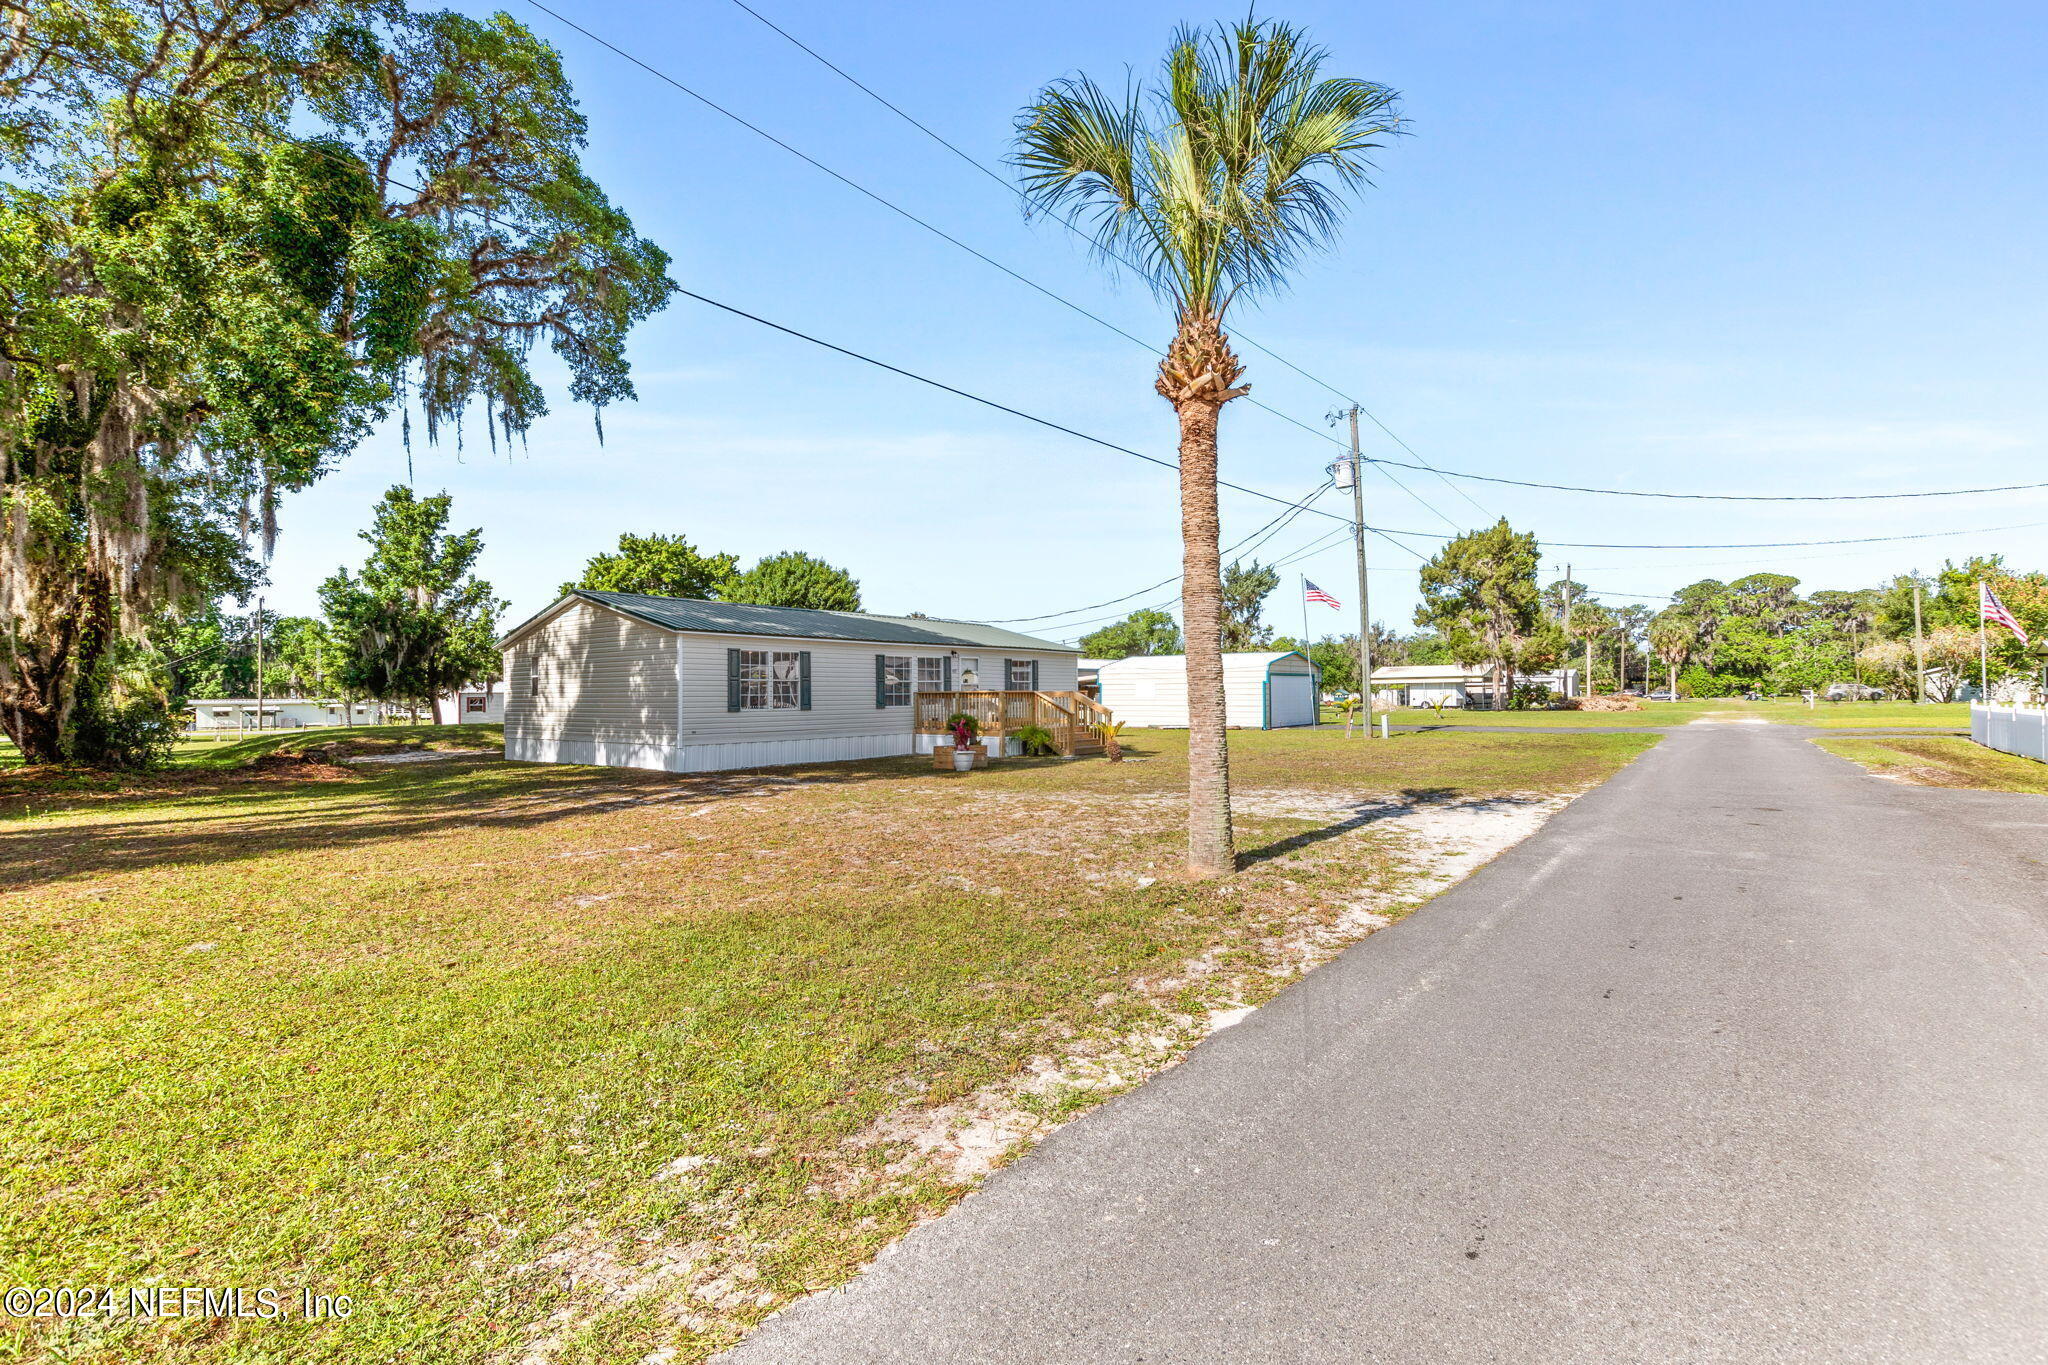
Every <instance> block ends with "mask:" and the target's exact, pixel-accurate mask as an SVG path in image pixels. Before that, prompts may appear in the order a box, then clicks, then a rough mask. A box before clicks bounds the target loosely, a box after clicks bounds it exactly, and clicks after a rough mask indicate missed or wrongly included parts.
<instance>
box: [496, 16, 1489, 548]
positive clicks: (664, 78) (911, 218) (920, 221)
mask: <svg viewBox="0 0 2048 1365" xmlns="http://www.w3.org/2000/svg"><path fill="white" fill-rule="evenodd" d="M526 3H527V4H528V5H530V6H532V7H533V8H534V9H537V10H539V11H540V12H541V13H542V14H545V15H547V16H548V17H550V18H552V19H554V20H555V21H556V22H557V23H560V24H563V25H566V26H567V27H569V28H572V29H574V30H575V31H576V32H578V33H580V34H582V35H583V36H584V37H585V38H588V39H589V40H590V41H591V42H593V43H596V44H597V45H598V46H600V47H602V48H604V49H606V50H607V51H609V52H611V53H614V54H615V55H617V56H619V57H622V58H624V59H625V60H626V61H629V62H631V63H632V64H633V65H635V66H637V67H639V68H640V69H641V70H642V71H645V72H646V73H647V74H648V75H650V76H653V77H654V78H655V79H656V80H658V81H661V82H662V83H663V84H665V85H668V86H670V87H672V88H673V89H675V90H678V91H680V92H681V93H683V94H685V95H688V96H689V97H690V98H691V99H693V100H695V101H697V102H698V103H699V104H701V105H703V106H704V107H705V108H707V109H709V110H711V111H712V112H714V113H717V114H719V115H721V116H723V117H724V118H727V119H729V120H731V121H732V122H734V123H736V124H738V125H739V126H740V127H742V128H745V129H746V130H747V131H748V132H750V133H753V134H754V135H755V136H757V137H760V138H763V139H765V140H766V141H768V142H771V143H773V144H775V145H776V146H777V147H780V148H781V149H782V150H783V151H785V152H788V153H789V154H790V155H791V156H793V157H796V158H797V159H798V160H799V161H802V162H803V163H804V164H806V165H808V166H811V167H813V168H814V169H816V170H818V171H821V172H823V173H824V174H826V175H828V176H830V177H832V178H833V179H834V180H836V181H838V182H839V183H840V184H842V185H844V186H846V187H847V188H848V189H850V190H853V191H854V192H855V193H857V194H860V195H862V196H863V197H865V198H867V199H870V200H872V201H873V202H875V203H877V204H879V205H881V206H882V207H883V208H886V209H888V210H889V211H890V212H892V213H894V214H896V215H898V216H899V217H901V218H903V219H905V220H906V221H908V222H911V223H915V224H916V225H917V226H919V227H921V228H923V229H924V230H925V231H927V232H929V233H931V234H932V235H933V236H935V237H938V238H940V239H941V240H942V241H945V242H947V243H950V244H951V245H953V246H956V247H958V248H960V250H962V251H964V252H966V253H967V254H968V255H970V256H973V257H974V258H975V259H976V260H979V261H981V262H982V263H983V264H985V265H988V266H991V267H993V268H994V269H996V270H999V271H1001V272H1002V273H1003V274H1005V275H1008V276H1009V277H1010V278H1011V279H1013V280H1015V281H1017V282H1018V283H1019V284H1022V285H1024V286H1026V287H1027V288H1029V289H1032V290H1034V291H1036V292H1037V293H1039V294H1042V295H1044V296H1045V297H1046V298H1048V299H1051V300H1052V301H1054V302H1055V303H1058V304H1060V305H1061V306H1062V307H1065V308H1069V309H1072V310H1073V311H1074V312H1075V313H1078V314H1080V315H1081V316H1082V317H1085V318H1087V319H1088V320H1089V321H1091V322H1094V323H1097V324H1099V325H1100V326H1103V327H1105V328H1107V329H1109V330H1110V331H1112V332H1114V333H1116V334H1117V335H1118V336H1120V337H1122V338H1124V339H1125V340H1126V341H1129V342H1131V343H1132V344H1134V345H1137V346H1141V347H1143V348H1144V349H1145V350H1146V351H1147V352H1148V353H1150V354H1152V355H1160V354H1163V353H1162V352H1161V351H1160V350H1159V348H1158V347H1156V346H1154V345H1152V344H1151V343H1150V342H1148V341H1145V340H1143V339H1142V338H1140V337H1136V336H1133V335H1132V334H1131V333H1129V332H1127V331H1125V330H1124V329H1123V328H1121V327H1119V326H1117V325H1116V324H1115V323H1113V322H1111V321H1109V320H1108V319H1107V318H1104V317H1102V316H1101V315H1100V314H1097V313H1095V312H1092V311H1091V310H1089V309H1087V308H1084V307H1083V306H1082V305H1080V304H1078V303H1075V302H1074V301H1073V300H1072V299H1069V298H1067V297H1065V296H1064V295H1061V294H1059V293H1057V292H1055V291H1053V290H1051V289H1048V288H1047V287H1046V286H1044V285H1042V284H1040V283H1038V282H1037V281H1036V280H1034V279H1031V278H1030V277H1029V276H1027V275H1024V274H1022V273H1021V272H1019V271H1017V270H1014V269H1012V268H1011V267H1009V266H1007V265H1004V264H1003V263H1002V262H1001V261H998V260H997V259H995V258H994V257H993V256H990V255H988V254H987V253H986V252H984V251H981V250H979V249H978V248H976V247H973V246H970V245H969V244H968V243H966V242H964V241H962V240H960V239H959V238H958V237H955V236H953V235H952V234H951V233H949V232H947V231H946V230H945V229H943V228H941V227H939V226H938V225H937V224H935V223H933V222H931V221H930V220H928V219H926V218H922V217H920V216H919V215H917V214H915V213H912V212H911V211H910V210H909V209H907V208H904V207H903V206H902V205H901V204H898V203H896V202H895V201H893V200H891V199H889V198H887V197H885V196H883V195H881V194H878V193H876V192H875V191H874V190H871V189H869V188H868V187H867V186H865V185H863V184H861V183H860V182H859V181H857V180H855V179H853V178H852V177H851V176H848V175H846V174H844V173H843V172H841V171H837V170H835V169H833V168H832V167H831V166H828V165H826V164H825V163H824V162H822V161H820V160H818V159H817V158H816V157H814V156H812V155H810V154H809V153H808V152H805V151H803V150H802V149H801V148H798V147H796V146H795V145H793V144H791V143H789V142H786V141H784V140H783V139H782V138H779V137H777V136H776V135H775V134H773V133H771V132H769V131H768V130H767V129H765V128H763V127H761V126H760V125H759V124H757V123H754V122H752V121H751V120H749V119H747V118H746V117H744V116H743V115H741V114H738V113H736V112H734V111H733V110H731V109H728V108H726V107H725V106H724V105H722V104H720V103H718V102H717V101H716V100H714V99H712V98H711V97H710V96H708V95H705V94H703V93H702V92H700V91H697V90H695V89H692V88H691V87H690V86H688V85H685V84H683V82H681V81H680V80H677V79H676V78H675V77H674V76H671V75H670V74H668V73H667V72H666V71H663V70H661V69H660V68H659V67H657V66H654V65H653V64H652V63H650V62H647V61H645V60H643V59H641V58H640V57H637V56H635V55H634V54H633V53H631V52H629V51H627V50H626V49H625V48H623V47H620V46H619V45H618V44H617V43H614V42H612V41H611V40H610V39H608V38H604V37H601V36H600V35H598V34H596V33H594V32H592V31H591V30H590V29H588V28H585V27H584V26H583V25H582V24H579V23H577V22H576V21H575V20H574V19H571V18H569V17H568V16H567V15H564V14H562V13H561V12H560V11H558V10H555V9H552V8H550V7H549V6H548V5H545V4H543V3H541V0H526ZM735 3H736V4H737V3H738V0H735ZM739 7H740V8H741V9H742V10H745V11H746V12H747V13H748V14H750V15H752V16H753V17H754V18H755V19H757V20H759V21H760V22H761V23H763V24H765V25H766V26H767V27H768V28H770V29H772V30H773V31H774V32H776V33H778V34H780V35H781V36H782V37H783V38H784V39H786V40H788V41H789V42H790V43H792V44H794V45H795V46H796V47H797V48H798V49H799V50H801V51H802V52H804V53H805V54H807V55H808V56H810V57H811V58H813V59H814V60H816V61H818V62H819V63H821V64H822V65H824V66H825V67H826V68H827V69H829V70H831V71H832V72H834V73H835V74H837V75H838V76H840V77H841V78H842V79H844V80H846V81H847V82H849V83H850V84H852V85H853V86H854V87H855V88H856V89H858V90H860V91H861V92H862V93H863V94H865V95H867V96H868V97H869V98H871V99H873V100H875V101H876V102H877V103H879V104H881V105H882V106H883V107H884V108H886V109H888V110H889V111H890V112H891V113H893V114H895V115H897V116H898V117H899V118H901V119H903V120H904V121H905V122H907V123H909V124H910V125H911V126H912V127H914V128H916V129H917V130H918V131H919V132H921V133H923V134H924V135H925V136H927V137H929V138H931V139H932V140H933V141H935V142H937V143H938V144H939V145H940V146H942V147H944V148H946V150H948V151H950V152H952V153H953V154H954V155H955V156H958V157H960V158H961V159H962V160H964V161H966V162H968V164H970V165H972V166H974V167H975V168H976V169H977V170H979V171H981V172H982V173H983V174H984V175H987V176H988V177H989V178H990V179H992V180H994V181H995V182H996V183H997V184H999V185H1001V186H1002V187H1003V188H1004V189H1005V190H1008V191H1009V192H1010V193H1011V194H1013V195H1015V196H1017V197H1018V198H1020V199H1024V198H1025V196H1024V193H1023V191H1021V190H1019V189H1018V188H1017V187H1016V186H1015V185H1012V184H1011V183H1010V182H1009V181H1007V180H1005V179H1004V178H1003V177H1002V176H1000V175H998V174H997V173H996V172H994V171H992V170H990V169H989V168H988V167H987V166H984V165H982V164H981V162H980V161H979V160H977V159H976V158H975V157H973V156H971V155H969V154H968V153H967V152H965V151H963V150H962V149H961V148H959V147H958V146H956V145H954V144H953V143H952V142H949V141H947V140H946V139H945V138H943V137H941V136H940V135H939V134H938V133H936V132H933V131H932V130H931V129H930V128H929V127H927V126H925V125H924V124H923V123H921V122H919V121H918V120H917V119H914V118H912V117H911V116H910V115H909V114H907V113H905V112H904V111H903V110H902V109H900V108H898V107H897V106H896V105H895V104H893V103H891V102H890V101H889V100H887V99H884V98H883V97H882V96H881V95H880V94H878V93H876V92H875V91H874V90H873V89H871V88H870V87H868V86H867V85H865V84H863V83H862V82H860V81H858V80H855V79H854V78H853V77H852V76H851V75H849V74H847V72H846V71H844V70H842V69H841V68H840V67H839V66H837V65H836V64H834V63H833V62H831V61H828V60H827V59H826V58H825V57H823V56H821V55H820V54H819V53H818V52H817V51H816V50H815V49H813V48H812V47H810V46H809V45H808V44H806V43H804V42H802V41H800V40H799V39H798V38H796V36H795V35H793V34H791V33H790V32H789V31H788V30H787V29H784V28H782V27H781V26H780V25H777V24H775V23H772V22H770V21H769V20H768V19H767V18H766V17H765V16H764V15H762V14H761V13H760V12H759V11H758V10H755V9H753V8H751V7H750V6H748V5H745V4H740V5H739ZM1027 202H1028V201H1027ZM1060 221H1061V223H1062V226H1064V227H1066V228H1067V229H1068V230H1069V231H1071V232H1074V233H1076V234H1077V235H1082V236H1085V234H1083V233H1081V230H1080V229H1079V228H1076V227H1075V226H1074V225H1073V224H1071V223H1067V222H1065V221H1064V220H1060ZM1111 259H1113V260H1117V261H1120V262H1121V263H1122V264H1123V265H1124V266H1125V267H1127V268H1129V269H1131V270H1134V271H1136V270H1138V267H1137V266H1136V265H1134V264H1133V263H1132V262H1131V261H1129V260H1128V259H1126V258H1124V257H1121V256H1116V255H1114V254H1112V255H1111ZM1139 273H1140V274H1142V273H1143V272H1142V271H1139ZM1232 335H1233V336H1235V337H1237V339H1238V340H1240V341H1242V342H1244V343H1245V344H1246V345H1248V346H1251V347H1254V348H1256V349H1257V350H1259V351H1262V352H1264V353H1265V354H1266V355H1268V356H1271V357H1272V358H1273V359H1274V360H1276V361H1278V362H1280V363H1281V364H1282V365H1285V366H1286V367H1287V368H1288V369H1290V370H1293V371H1294V372H1295V373H1296V374H1299V375H1301V376H1302V377H1304V378H1306V379H1309V380H1310V381H1312V382H1314V383H1316V384H1319V385H1321V386H1322V387H1323V388H1325V389H1328V390H1329V391H1330V392H1331V393H1334V394H1337V396H1338V397H1340V398H1343V399H1344V400H1345V401H1346V402H1349V403H1354V404H1356V403H1357V400H1356V399H1354V398H1351V397H1349V396H1348V395H1346V394H1344V393H1343V392H1342V391H1341V390H1338V389H1336V388H1335V387H1333V386H1331V385H1330V384H1328V383H1325V382H1324V381H1323V380H1321V379H1318V378H1316V376H1314V375H1312V374H1310V373H1309V372H1308V371H1307V370H1304V369H1302V368H1301V366H1299V365H1296V364H1295V363H1294V362H1293V361H1291V360H1289V359H1287V358H1286V357H1285V356H1282V355H1280V354H1278V353H1277V352H1275V351H1273V350H1271V349H1269V348H1268V347H1266V346H1263V345H1261V344H1260V343H1259V342H1257V341H1255V340H1253V339H1252V338H1251V337H1248V336H1246V335H1244V333H1242V332H1239V331H1236V330H1235V329H1233V330H1232ZM1247 401H1249V402H1250V403H1251V404H1252V406H1254V407H1257V408H1260V409H1262V410H1263V411H1266V412H1269V413H1272V414H1273V415H1274V416H1275V417H1278V418H1280V419H1281V420H1282V421H1284V422H1287V423H1289V424H1291V425H1293V426H1297V427H1300V428H1301V429H1302V430H1303V431H1306V432H1308V433H1309V434H1310V435H1313V436H1318V437H1321V438H1322V439H1324V440H1331V441H1334V440H1335V438H1334V437H1332V436H1330V435H1329V433H1327V432H1322V431H1317V430H1316V429H1315V428H1314V427H1312V426H1309V425H1308V424H1307V423H1305V422H1302V421H1300V420H1299V419H1297V418H1295V417H1292V416H1289V415H1288V414H1287V413H1284V412H1281V411H1280V410H1279V409H1278V408H1275V407H1272V406H1271V405H1269V404H1267V403H1264V402H1261V401H1260V400H1259V399H1256V398H1248V399H1247ZM1359 411H1360V412H1361V413H1363V414H1364V415H1365V416H1366V417H1368V418H1370V419H1371V421H1372V422H1373V424H1374V425H1375V426H1378V427H1379V428H1380V429H1381V430H1382V431H1385V432H1386V433H1387V435H1388V436H1389V437H1391V438H1392V439H1393V440H1394V442H1395V443H1396V444H1397V445H1399V446H1400V447H1401V448H1402V449H1403V450H1406V451H1407V452H1408V453H1409V454H1410V455H1413V456H1415V458H1416V459H1418V460H1423V456H1422V455H1421V454H1420V453H1419V452H1418V451H1416V450H1415V449H1414V448H1413V447H1411V446H1410V445H1408V443H1407V442H1405V441H1403V440H1401V438H1400V437H1398V436H1395V435H1394V433H1393V432H1392V431H1391V430H1390V429H1389V428H1388V427H1387V425H1386V424H1385V423H1384V422H1381V421H1380V419H1379V418H1377V417H1374V416H1373V415H1372V414H1371V413H1370V412H1367V411H1366V410H1365V408H1364V407H1363V406H1362V405H1361V406H1360V407H1359ZM1339 444H1341V442H1340V443H1339ZM1423 463H1424V465H1427V464H1428V461H1427V460H1423ZM1438 477H1439V478H1441V477H1442V475H1438ZM1395 483H1396V486H1398V487H1400V488H1401V489H1402V491H1403V492H1406V493H1408V495H1409V496H1410V497H1413V498H1415V499H1416V501H1417V502H1421V503H1422V505H1423V506H1425V507H1429V510H1430V511H1432V512H1435V513H1436V515H1438V516H1440V517H1442V516H1443V513H1442V512H1439V511H1437V509H1436V508H1434V507H1430V505H1429V504H1428V503H1427V502H1424V501H1423V499H1421V498H1420V497H1418V496H1417V495H1416V494H1415V493H1414V492H1413V490H1411V489H1409V488H1407V486H1406V485H1404V484H1401V483H1400V481H1399V480H1395ZM1445 486H1446V487H1448V488H1451V489H1452V490H1453V491H1454V492H1457V493H1458V495H1459V496H1460V497H1463V498H1464V499H1465V500H1466V501H1467V502H1471V503H1472V505H1473V506H1475V507H1479V504H1478V503H1477V502H1476V501H1473V499H1472V496H1471V495H1470V494H1469V493H1466V492H1465V491H1464V490H1463V489H1460V488H1457V487H1456V485H1454V484H1451V483H1450V482H1449V481H1448V480H1446V481H1445ZM1479 510H1480V511H1482V512H1485V511H1486V509H1485V508H1484V507H1480V508H1479ZM1488 515H1491V514H1490V513H1489V514H1488ZM1444 521H1445V522H1446V523H1448V524H1449V525H1450V526H1451V527H1452V528H1453V529H1454V530H1455V529H1457V523H1456V522H1455V521H1452V520H1451V519H1450V518H1449V517H1444Z"/></svg>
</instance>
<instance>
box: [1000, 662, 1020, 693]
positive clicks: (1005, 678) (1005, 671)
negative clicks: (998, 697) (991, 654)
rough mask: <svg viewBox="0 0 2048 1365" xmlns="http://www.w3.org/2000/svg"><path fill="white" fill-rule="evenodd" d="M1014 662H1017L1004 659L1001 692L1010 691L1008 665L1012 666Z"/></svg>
mask: <svg viewBox="0 0 2048 1365" xmlns="http://www.w3.org/2000/svg"><path fill="white" fill-rule="evenodd" d="M1015 662H1017V661H1016V660H1015V659H1005V660H1003V684H1002V685H1003V691H1005V692H1007V691H1009V690H1010V665H1011V664H1013V663H1015Z"/></svg>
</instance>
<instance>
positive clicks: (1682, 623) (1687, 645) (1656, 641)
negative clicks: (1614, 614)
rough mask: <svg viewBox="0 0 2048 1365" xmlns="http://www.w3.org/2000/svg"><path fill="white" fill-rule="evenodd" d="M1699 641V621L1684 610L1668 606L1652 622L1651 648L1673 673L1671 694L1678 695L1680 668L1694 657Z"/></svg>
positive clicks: (1675, 696)
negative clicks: (1676, 609)
mask: <svg viewBox="0 0 2048 1365" xmlns="http://www.w3.org/2000/svg"><path fill="white" fill-rule="evenodd" d="M1698 643H1699V623H1698V622H1696V621H1694V620H1693V619H1692V618H1691V617H1690V616H1687V615H1686V614H1685V613H1684V612H1682V611H1675V610H1672V609H1670V608H1666V609H1665V610H1663V611H1660V612H1658V613H1657V617H1656V619H1655V620H1653V621H1651V622H1650V648H1652V649H1654V650H1656V651H1657V657H1658V658H1660V659H1662V660H1663V661H1664V666H1665V667H1666V668H1667V669H1669V670H1670V673H1671V696H1672V698H1673V699H1674V700H1675V699H1676V698H1677V696H1678V670H1679V669H1681V668H1684V667H1685V665H1686V663H1687V661H1688V660H1690V659H1691V658H1692V652H1693V649H1694V647H1695V646H1697V645H1698Z"/></svg>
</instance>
